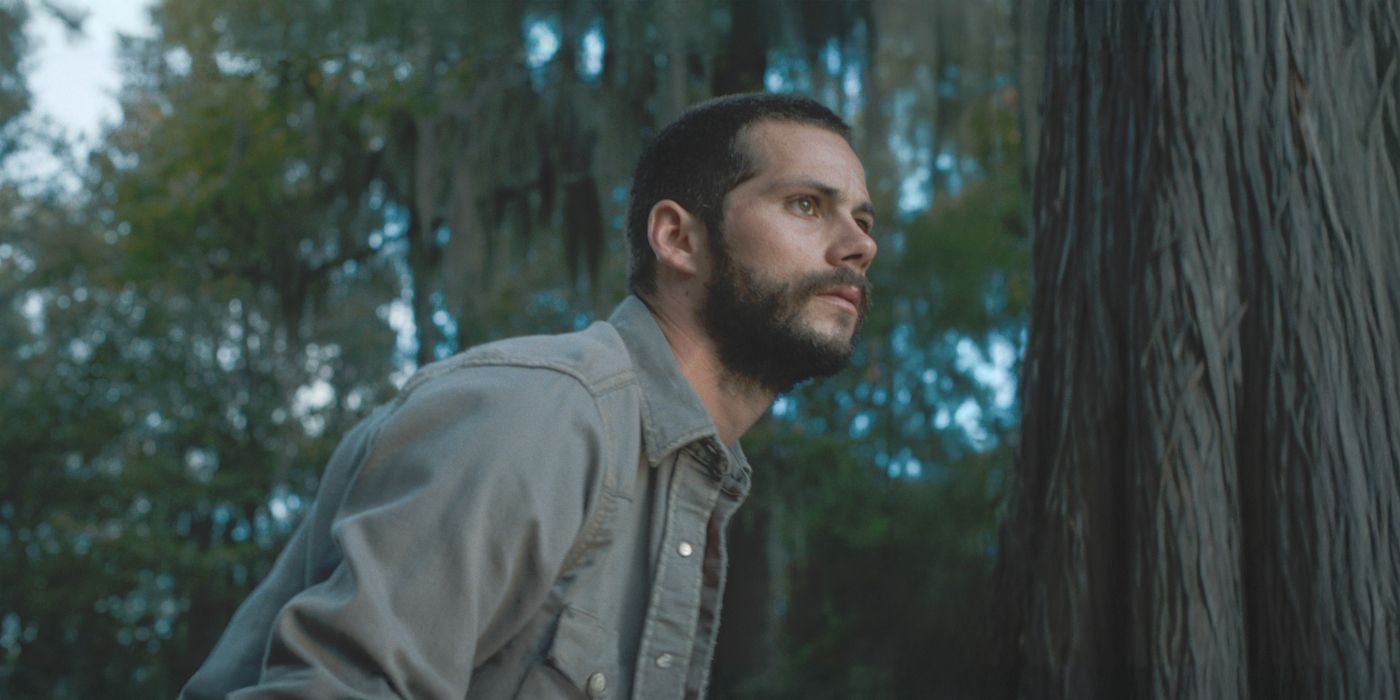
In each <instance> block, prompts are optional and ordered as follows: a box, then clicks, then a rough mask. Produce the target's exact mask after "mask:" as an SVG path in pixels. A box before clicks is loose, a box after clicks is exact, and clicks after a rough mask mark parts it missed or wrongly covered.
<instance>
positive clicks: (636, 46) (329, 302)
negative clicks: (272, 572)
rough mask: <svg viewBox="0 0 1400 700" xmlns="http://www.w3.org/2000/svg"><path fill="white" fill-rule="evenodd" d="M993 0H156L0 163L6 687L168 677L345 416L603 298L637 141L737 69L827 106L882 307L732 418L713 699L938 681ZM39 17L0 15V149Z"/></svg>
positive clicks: (1009, 243) (22, 125)
mask: <svg viewBox="0 0 1400 700" xmlns="http://www.w3.org/2000/svg"><path fill="white" fill-rule="evenodd" d="M1009 5H1010V3H1009V2H1008V1H1007V0H979V1H978V2H971V3H963V2H950V3H942V4H935V5H934V6H932V7H930V6H927V5H926V4H925V3H917V2H867V1H858V0H840V1H834V2H822V3H805V2H796V1H795V0H768V1H764V2H750V1H749V0H731V1H729V2H704V3H702V2H688V1H680V0H668V1H666V2H658V3H633V2H620V3H618V2H583V1H573V2H570V1H565V0H555V1H549V2H546V1H534V2H528V1H527V2H519V3H506V2H490V3H479V4H476V5H473V6H472V9H471V10H470V11H464V10H463V9H462V7H461V4H460V3H446V2H421V3H401V2H386V1H382V0H342V1H341V2H334V3H332V2H324V1H321V0H311V1H308V0H297V1H295V2H293V1H291V0H271V1H268V2H260V3H223V4H219V3H207V2H197V1H195V0H163V1H160V2H156V3H154V5H153V8H152V12H153V14H152V17H153V20H154V27H153V32H152V35H151V37H150V38H144V39H130V40H128V41H127V42H126V45H125V49H124V61H125V85H124V87H123V89H122V91H121V93H120V101H121V106H122V118H121V121H120V122H119V123H118V124H115V125H113V126H112V127H111V128H110V129H109V130H107V131H106V132H105V133H104V135H103V137H102V140H101V142H100V144H99V145H98V146H97V147H96V148H95V149H94V150H93V151H92V153H91V154H90V155H89V156H87V157H86V158H85V159H83V158H79V159H75V160H74V161H73V162H72V163H71V164H65V165H64V168H63V171H62V172H61V173H60V174H59V175H58V176H56V177H55V178H53V179H52V180H41V179H38V178H35V177H33V176H30V175H27V174H25V173H16V172H13V171H11V170H0V172H3V173H5V175H4V178H5V179H4V180H3V181H2V182H0V336H3V339H4V342H0V571H4V572H6V574H5V581H6V585H4V586H3V587H0V695H3V696H5V697H45V698H48V697H58V698H63V697H87V696H94V695H98V696H104V697H152V696H170V695H173V694H174V693H175V691H176V690H177V689H178V687H179V686H180V685H181V684H182V683H183V681H184V680H185V678H186V677H187V676H188V674H189V673H190V672H191V671H192V670H193V668H194V667H195V666H196V665H197V664H198V663H199V662H200V661H201V660H202V659H203V657H204V656H205V654H206V653H207V652H208V650H209V649H210V648H211V647H212V645H213V642H214V640H215V638H216V637H217V635H218V634H219V633H220V631H221V630H222V628H223V625H224V623H225V622H226V621H227V619H228V617H229V615H230V614H231V613H232V610H233V608H234V607H235V606H236V605H237V604H238V602H240V601H241V600H242V598H243V597H244V596H245V595H246V594H247V593H248V591H249V590H251V588H252V586H254V585H255V584H256V583H257V581H258V580H259V579H260V578H261V576H262V575H263V574H264V572H266V571H267V569H268V568H269V566H270V564H271V561H272V559H273V557H274V556H275V555H276V553H277V551H278V549H279V548H280V546H281V543H282V542H283V541H285V539H286V537H287V536H288V534H289V533H290V531H291V529H292V528H293V527H294V526H295V525H296V523H297V522H298V519H299V516H300V515H301V513H303V512H304V511H305V507H306V504H307V503H308V502H309V499H310V498H312V496H313V494H314V490H315V486H316V482H317V478H318V475H319V473H320V470H321V468H322V466H323V464H324V462H325V459H326V457H327V455H328V453H329V451H330V450H331V449H332V448H333V447H334V445H335V443H336V441H337V440H338V439H339V437H340V436H341V435H342V434H343V433H344V432H345V431H346V430H347V429H348V427H349V426H350V425H351V424H353V423H354V422H355V421H356V420H358V419H359V418H360V417H362V416H363V415H365V413H366V412H367V411H368V410H369V409H370V408H371V407H372V406H374V405H375V404H376V403H378V402H380V401H382V400H384V399H386V398H387V397H388V396H390V395H392V393H393V391H394V387H395V384H396V383H397V382H401V381H402V380H403V378H405V377H406V376H407V373H408V372H411V371H412V370H413V368H415V367H417V366H421V365H422V364H424V363H426V362H429V361H432V360H433V359H436V358H439V357H443V356H445V355H447V354H450V353H451V352H454V351H456V350H458V349H460V348H462V347H465V346H467V345H470V344H473V343H476V342H480V341H482V340H485V339H489V338H494V337H501V336H507V335H514V334H521V333H534V332H557V331H565V330H570V329H573V328H576V327H578V326H579V325H581V324H583V323H586V322H588V321H589V320H591V319H593V318H597V317H599V316H600V315H602V314H604V313H606V311H607V309H608V308H610V307H611V305H612V304H613V303H615V302H616V301H617V299H618V298H619V297H620V295H621V294H622V292H623V288H624V279H625V270H624V266H625V260H626V256H625V255H624V254H623V238H622V234H621V228H620V227H621V214H622V209H623V206H624V204H625V199H626V188H627V185H628V179H629V176H630V169H631V166H632V161H633V158H634V157H635V155H636V153H637V151H638V149H639V148H640V146H641V144H642V143H643V142H644V140H645V139H646V138H647V137H648V136H649V135H650V134H652V133H654V132H655V130H656V129H657V128H659V127H660V126H661V125H663V124H665V123H666V122H667V121H669V120H670V119H671V118H672V117H674V116H675V115H676V114H677V113H679V111H680V110H681V109H683V108H684V107H685V106H686V105H688V104H691V103H694V102H696V101H699V100H701V99H704V98H706V97H709V96H711V95H717V94H722V93H726V92H730V91H736V90H759V89H770V90H788V91H798V92H803V93H806V94H811V95H813V96H815V97H816V98H818V99H820V100H821V101H823V102H825V103H826V104H828V105H830V106H832V107H833V108H835V109H837V110H838V111H840V112H841V113H842V114H843V115H844V116H846V117H847V118H848V120H850V121H851V122H852V123H853V124H854V125H855V129H856V131H855V138H854V140H855V143H856V147H857V150H858V152H860V153H862V155H863V156H864V159H865V162H866V164H867V167H868V171H869V172H868V176H869V181H870V183H871V189H872V194H873V195H874V196H875V197H876V199H877V207H878V208H879V210H880V211H881V212H882V216H881V222H880V224H879V227H878V231H879V232H878V234H877V235H878V236H879V237H880V243H881V252H880V257H879V260H878V261H877V263H876V266H875V268H874V270H873V272H872V275H873V276H874V278H875V282H876V289H877V297H876V309H875V312H874V314H873V316H872V318H871V321H870V323H869V324H868V327H867V333H866V336H867V337H866V340H865V342H864V345H863V346H862V350H861V351H860V353H859V354H858V357H857V358H856V362H855V365H856V366H855V367H854V368H853V369H852V370H851V371H849V372H847V373H846V374H844V375H843V376H841V377H840V378H838V379H836V380H833V381H830V382H825V383H821V384H816V385H812V386H808V387H803V388H801V389H800V390H799V391H797V392H795V393H794V394H792V395H790V396H787V397H784V398H783V399H781V400H780V401H779V402H778V404H777V405H775V408H774V411H773V413H774V415H773V418H772V419H771V420H770V421H768V422H767V423H766V424H765V425H763V426H762V427H761V429H760V430H758V431H757V432H756V433H755V434H753V435H752V436H751V439H750V440H749V443H750V450H749V451H750V456H751V457H752V459H753V461H754V463H755V464H756V465H757V468H758V471H759V474H758V475H757V479H758V495H757V496H756V498H755V500H754V501H753V503H752V505H751V506H750V507H746V509H745V510H744V511H742V512H741V518H742V520H741V521H740V522H739V523H736V526H735V527H736V532H737V533H738V534H737V535H736V560H735V566H734V567H732V570H733V572H734V573H733V574H732V578H731V581H730V584H731V588H730V594H731V595H730V599H731V602H732V605H731V604H730V603H726V610H727V611H730V613H729V614H727V615H726V625H725V629H724V632H723V634H724V635H725V638H724V640H723V641H722V649H721V651H720V659H719V662H718V664H717V668H716V688H715V692H716V694H717V695H732V696H736V697H792V696H802V697H827V696H831V697H835V696H842V697H850V696H866V697H868V696H878V695H882V694H883V695H894V696H929V695H937V694H940V693H941V694H943V695H951V696H957V695H958V694H959V693H960V692H961V691H960V689H962V688H965V687H966V682H967V677H968V670H969V668H970V667H971V665H972V664H973V663H974V662H975V658H974V652H973V648H972V647H971V646H970V645H969V644H967V643H966V642H965V637H966V636H967V634H968V630H969V629H972V628H975V627H976V626H977V625H978V624H979V623H978V619H979V616H980V615H981V614H982V610H983V608H982V607H980V606H981V604H982V601H984V599H985V594H984V593H983V592H984V591H985V590H986V589H987V586H986V583H987V581H988V577H989V571H990V568H991V562H992V558H993V556H994V554H995V547H994V544H993V543H994V537H993V534H994V528H995V523H996V507H997V503H998V495H999V492H1000V486H999V484H1000V483H1001V480H1002V478H1003V477H1004V473H1005V470H1006V469H1007V467H1008V465H1009V461H1010V458H1009V444H1010V442H1009V441H1010V438H1011V436H1012V435H1013V434H1014V430H1015V426H1016V422H1017V408H1016V405H1015V402H1014V400H1013V397H1014V371H1015V365H1016V358H1017V356H1018V353H1019V346H1020V344H1021V342H1022V340H1021V338H1022V329H1023V325H1024V321H1023V313H1024V309H1025V307H1026V303H1027V295H1028V291H1029V284H1028V280H1027V277H1026V259H1027V245H1028V241H1027V238H1026V235H1025V233H1026V226H1025V222H1026V221H1027V219H1028V215H1027V212H1026V211H1025V209H1024V207H1023V204H1022V198H1021V183H1022V181H1023V178H1024V167H1025V162H1024V160H1023V156H1022V148H1021V133H1022V132H1023V130H1024V129H1026V128H1028V124H1029V122H1028V116H1029V113H1028V110H1027V109H1026V104H1027V101H1026V100H1025V99H1023V98H1022V95H1021V93H1019V92H1018V90H1017V88H1016V87H1015V85H1016V80H1015V71H1016V70H1017V69H1018V67H1019V66H1020V63H1021V61H1022V60H1023V58H1022V57H1021V56H1019V55H1018V54H1017V53H1016V47H1017V46H1019V45H1020V43H1019V42H1018V41H1017V40H1016V39H1015V37H1014V36H1013V35H1012V34H1011V27H1012V22H1011V19H1012V17H1011V8H1010V6H1009ZM49 11H50V9H49V7H48V5H46V4H43V3H33V2H19V3H14V2H11V3H4V4H3V5H0V159H4V158H5V157H6V155H7V151H5V150H3V148H5V147H6V146H5V144H17V143H20V142H21V141H22V140H23V139H26V138H29V139H31V140H32V139H33V137H35V135H36V134H40V133H41V132H42V131H43V129H42V126H41V125H38V124H36V123H35V122H34V121H33V120H31V119H30V118H29V117H28V116H25V105H26V104H27V101H26V100H27V98H26V97H25V89H24V83H23V82H22V81H21V80H20V79H19V78H20V77H22V76H23V73H24V70H25V67H26V64H25V63H24V57H25V56H26V51H27V49H26V46H25V42H24V36H25V35H24V34H23V33H22V32H21V28H22V27H23V26H24V22H25V21H35V20H34V18H35V17H40V16H43V15H44V13H47V12H49ZM1032 103H1033V101H1032ZM2 165H3V163H2V162H0V166H2ZM75 183H76V184H75ZM881 564H884V565H881ZM740 611H745V612H740ZM746 645H747V646H746Z"/></svg>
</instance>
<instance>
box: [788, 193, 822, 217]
mask: <svg viewBox="0 0 1400 700" xmlns="http://www.w3.org/2000/svg"><path fill="white" fill-rule="evenodd" d="M792 206H793V207H794V208H796V209H797V211H799V212H801V213H803V214H806V215H807V216H812V215H814V214H816V213H817V200H816V199H813V198H812V197H811V196H810V195H802V196H801V197H798V198H796V199H794V200H792Z"/></svg>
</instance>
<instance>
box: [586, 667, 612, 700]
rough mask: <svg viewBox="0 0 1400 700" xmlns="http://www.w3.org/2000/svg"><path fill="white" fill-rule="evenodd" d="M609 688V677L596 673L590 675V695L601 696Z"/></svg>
mask: <svg viewBox="0 0 1400 700" xmlns="http://www.w3.org/2000/svg"><path fill="white" fill-rule="evenodd" d="M607 690H608V677H607V676H604V675H603V674H601V673H595V674H593V675H591V676H589V677H588V697H590V698H601V697H603V693H605V692H607Z"/></svg>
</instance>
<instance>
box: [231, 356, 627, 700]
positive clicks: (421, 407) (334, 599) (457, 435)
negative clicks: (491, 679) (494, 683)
mask: <svg viewBox="0 0 1400 700" xmlns="http://www.w3.org/2000/svg"><path fill="white" fill-rule="evenodd" d="M605 442H606V440H605V438H604V434H603V431H602V419H601V416H600V415H599V413H598V409H597V406H596V404H595V402H594V401H593V398H592V396H591V395H590V394H589V393H588V391H587V390H586V389H585V388H584V387H583V385H582V384H580V383H579V382H578V381H577V380H575V379H573V378H572V377H570V376H568V375H566V374H562V373H559V372H555V371H552V370H547V369H527V368H511V367H499V366H492V367H477V368H467V369H456V370H452V371H450V372H447V373H444V374H442V375H439V376H437V377H436V378H433V379H431V380H428V381H426V382H423V383H421V384H418V385H417V386H416V388H413V389H412V390H411V391H410V392H409V393H408V394H407V395H406V396H405V397H404V398H403V399H401V403H400V405H398V406H397V407H396V408H395V409H393V410H392V411H391V412H390V414H389V415H388V416H387V417H386V420H385V423H384V424H383V426H382V429H381V430H380V432H379V434H378V435H377V436H376V437H375V438H374V440H373V443H372V444H371V446H370V447H369V449H368V450H367V452H366V454H365V457H364V460H363V462H362V463H361V464H360V466H359V469H358V471H357V473H356V475H355V477H354V479H353V482H352V483H351V484H350V487H349V489H348V490H347V491H346V495H345V498H344V501H343V502H342V503H341V505H340V507H339V508H338V509H337V511H336V515H335V518H334V520H333V524H332V526H331V531H330V532H331V536H332V537H333V538H334V541H335V544H336V545H337V546H338V548H339V549H340V551H341V553H342V555H343V556H342V559H341V561H340V562H339V564H338V565H337V566H336V568H335V570H334V571H333V573H331V575H330V576H329V578H327V579H325V580H324V581H322V582H320V583H318V584H316V585H314V586H312V587H310V588H308V589H306V590H305V591H302V592H301V593H299V594H297V595H296V596H294V597H293V598H292V599H291V600H290V601H289V602H288V603H287V604H286V605H285V606H283V607H282V609H281V611H280V612H279V613H278V614H277V616H276V620H275V622H274V624H273V628H272V631H271V635H270V638H269V641H268V647H267V653H266V656H265V658H264V663H263V669H262V674H261V678H260V681H259V684H258V685H257V686H255V687H251V688H246V689H243V690H240V691H238V692H235V693H233V694H231V695H230V697H233V698H240V699H247V698H262V697H299V698H301V697H338V698H343V697H414V698H420V697H421V698H439V697H442V698H445V697H456V698H460V697H462V696H463V695H464V694H465V692H466V689H467V686H468V685H469V683H470V682H471V675H472V669H473V668H474V667H476V666H477V665H479V664H480V663H481V662H483V661H485V660H486V659H487V658H489V657H490V655H491V654H493V653H495V651H496V650H498V649H499V648H500V647H501V646H503V645H504V644H505V642H506V641H508V640H509V639H510V638H511V636H513V635H514V634H515V633H516V632H517V631H518V630H519V629H520V627H521V626H523V625H524V623H525V622H526V621H528V620H529V618H530V616H531V614H533V612H534V611H535V610H537V609H538V608H539V607H540V605H541V604H542V603H543V602H544V601H545V598H546V597H547V595H548V593H549V591H550V589H551V587H552V586H553V584H554V581H555V579H556V577H557V576H558V574H559V571H560V568H561V567H562V565H563V563H564V559H565V557H566V555H567V554H568V552H569V549H570V547H571V546H572V545H573V543H574V540H575V539H576V537H577V535H578V533H579V531H580V529H581V527H582V526H583V523H584V519H585V515H586V510H587V507H588V503H589V502H590V500H591V499H592V497H593V495H594V494H593V490H594V488H596V485H597V484H598V483H599V482H600V475H599V474H598V473H597V470H599V469H601V468H602V466H601V465H603V464H604V463H605V455H604V454H603V452H604V450H605V449H606V445H605Z"/></svg>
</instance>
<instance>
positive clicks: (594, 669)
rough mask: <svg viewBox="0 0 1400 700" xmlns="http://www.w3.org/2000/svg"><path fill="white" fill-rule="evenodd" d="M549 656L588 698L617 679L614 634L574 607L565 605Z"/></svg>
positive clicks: (600, 695) (552, 663)
mask: <svg viewBox="0 0 1400 700" xmlns="http://www.w3.org/2000/svg"><path fill="white" fill-rule="evenodd" d="M548 658H549V664H550V665H551V666H553V667H554V668H556V669H558V670H559V671H560V672H561V673H563V674H564V675H565V676H566V677H567V678H568V679H569V681H570V682H571V683H573V684H574V685H575V686H577V687H578V688H579V690H582V691H584V692H586V693H587V694H588V696H589V697H602V696H603V695H604V694H605V692H606V691H607V690H609V689H610V688H609V686H612V685H614V684H616V683H617V681H618V680H620V679H618V678H617V674H618V672H619V670H618V667H617V633H616V632H615V631H613V630H611V629H608V628H606V627H604V626H603V625H602V623H600V622H599V621H598V619H597V618H595V617H593V616H592V615H590V614H588V613H586V612H583V611H581V610H578V609H576V608H572V607H566V608H564V612H563V613H562V614H560V616H559V626H558V627H557V628H556V629H555V632H554V642H553V643H551V644H550V646H549V657H548Z"/></svg>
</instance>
